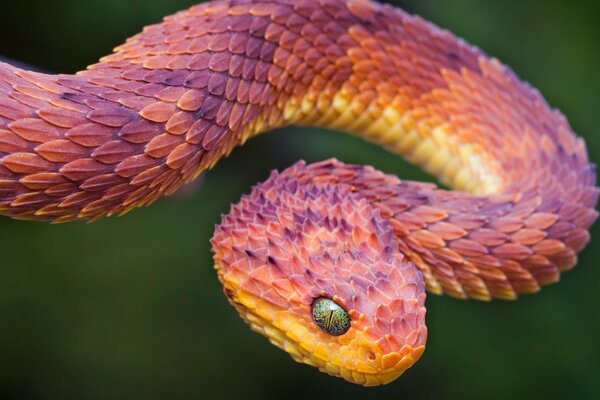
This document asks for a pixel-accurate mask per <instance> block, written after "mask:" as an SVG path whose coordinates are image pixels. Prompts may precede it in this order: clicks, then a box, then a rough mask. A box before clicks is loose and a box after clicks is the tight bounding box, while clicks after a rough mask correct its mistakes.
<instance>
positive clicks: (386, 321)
mask: <svg viewBox="0 0 600 400" xmlns="http://www.w3.org/2000/svg"><path fill="white" fill-rule="evenodd" d="M287 124H301V125H313V126H323V127H329V128H334V129H340V130H344V131H348V132H352V133H355V134H358V135H361V136H363V137H365V138H367V139H369V140H371V141H374V142H377V143H380V144H381V145H383V146H386V147H387V148H388V149H390V150H391V151H393V152H396V153H398V154H401V155H403V156H405V157H406V158H407V159H408V160H410V161H412V162H414V163H416V164H418V165H420V166H422V167H423V168H424V169H426V170H427V171H429V172H431V173H433V174H434V175H436V176H438V177H439V178H440V179H441V181H442V182H444V183H446V184H448V185H449V186H451V187H453V188H455V189H458V190H460V191H456V192H455V191H445V190H439V189H437V188H435V187H434V186H433V185H430V184H422V183H416V182H407V181H401V180H399V179H398V178H396V177H393V176H388V175H384V174H382V173H380V172H377V171H375V170H373V169H372V168H369V167H357V166H350V165H345V164H343V163H340V162H338V161H335V160H330V161H326V162H323V163H319V164H315V165H309V166H307V165H304V164H298V165H296V166H294V167H293V168H291V169H289V170H288V171H285V172H284V173H282V174H275V175H273V176H272V177H271V178H270V179H269V180H268V181H267V182H266V183H264V184H262V185H260V186H257V187H256V188H255V189H254V191H253V193H252V194H251V195H250V196H248V197H245V198H244V200H243V201H242V203H241V204H240V205H238V206H236V207H234V208H233V209H232V213H231V214H230V215H229V216H227V217H225V218H224V220H223V223H222V224H221V225H220V226H219V227H218V228H217V232H216V234H215V237H214V238H213V246H214V249H215V260H216V262H217V268H218V269H219V277H220V279H221V280H222V281H223V283H224V284H225V288H226V292H227V293H228V295H229V296H230V299H231V301H232V302H233V303H234V304H235V305H236V307H237V308H238V310H239V311H240V313H241V314H242V316H244V318H246V319H247V320H248V321H249V322H250V323H251V324H252V325H253V327H254V328H255V329H257V330H260V331H261V332H262V333H263V334H265V335H266V336H268V337H269V338H270V339H271V340H272V341H273V342H274V343H276V344H277V345H279V346H280V347H282V348H284V349H286V350H287V351H288V352H290V353H291V354H292V355H293V356H294V357H295V358H296V359H298V360H300V361H303V362H306V363H309V364H313V365H316V366H318V367H319V368H321V369H323V370H325V371H327V372H329V373H332V374H335V375H340V376H343V377H344V378H345V379H348V380H351V381H354V382H357V383H362V384H378V383H385V382H388V381H390V380H391V379H393V378H395V377H397V376H398V375H399V374H400V373H401V372H402V371H404V370H405V369H406V368H408V367H409V366H410V365H411V364H412V363H413V362H414V361H415V360H416V359H418V357H419V356H420V354H421V353H422V351H423V348H424V344H425V339H426V328H425V325H424V314H425V309H424V306H423V304H424V298H425V295H424V289H425V285H426V287H427V289H428V290H429V291H432V292H434V293H446V294H449V295H451V296H455V297H461V298H467V297H470V298H476V299H490V298H492V297H496V298H507V299H510V298H515V297H516V296H517V294H519V293H532V292H535V291H537V290H539V287H540V285H543V284H547V283H551V282H555V281H557V280H558V278H559V275H560V273H561V272H563V271H566V270H568V269H570V268H572V267H573V266H574V265H575V264H576V259H577V256H576V255H577V253H578V252H579V251H581V250H582V249H583V247H584V246H585V244H586V243H587V242H588V240H589V231H588V229H589V227H590V226H591V224H592V223H593V222H594V220H595V219H596V217H597V212H596V210H595V206H596V203H597V199H598V189H597V188H596V186H595V170H594V167H593V165H591V164H590V162H589V160H588V156H587V151H586V147H585V144H584V142H583V141H582V140H581V139H580V138H578V137H577V136H576V135H574V134H573V132H572V130H571V129H570V127H569V125H568V123H567V121H566V119H565V118H564V117H563V116H562V115H561V114H560V113H559V112H558V111H555V110H552V109H551V108H550V107H549V106H548V105H547V103H546V102H545V101H544V99H543V98H542V97H541V95H540V94H539V93H538V92H537V91H535V90H534V89H532V88H530V87H529V86H528V85H526V84H524V83H523V82H521V81H520V80H519V79H518V78H517V77H516V76H515V75H514V74H513V73H512V72H511V71H510V70H509V69H508V68H507V67H505V66H503V65H502V64H500V63H499V62H498V61H497V60H495V59H491V58H488V57H487V56H486V55H485V54H483V53H482V52H481V51H480V50H479V49H477V48H474V47H471V46H469V45H467V44H465V43H464V42H463V41H461V40H460V39H457V38H456V37H455V36H453V35H452V34H450V33H448V32H446V31H443V30H440V29H439V28H437V27H435V26H433V25H431V24H429V23H427V22H425V21H423V20H422V19H420V18H418V17H415V16H411V15H409V14H407V13H405V12H403V11H401V10H399V9H396V8H394V7H391V6H388V5H382V4H379V3H376V2H373V1H367V0H300V1H297V0H264V1H247V0H229V1H227V0H225V1H214V2H209V3H204V4H200V5H198V6H195V7H192V8H191V9H189V10H187V11H183V12H180V13H178V14H175V15H173V16H170V17H167V18H166V19H165V21H164V22H163V23H161V24H157V25H153V26H149V27H146V28H145V29H144V31H143V32H142V33H140V34H139V35H137V36H135V37H133V38H131V39H130V40H128V41H127V43H126V44H124V45H122V46H120V47H118V48H117V49H116V50H115V53H114V54H112V55H109V56H107V57H105V58H103V59H102V60H101V61H100V63H98V64H96V65H93V66H91V67H90V68H89V69H88V70H86V71H83V72H81V73H79V74H77V75H74V76H71V75H45V74H39V73H33V72H28V71H24V70H21V69H18V68H15V67H12V66H10V65H7V64H0V212H1V213H2V214H5V215H8V216H11V217H14V218H20V219H35V220H47V221H54V222H65V221H70V220H75V219H89V220H95V219H98V218H100V217H103V216H106V215H112V214H115V213H123V212H126V211H128V210H130V209H132V208H134V207H138V206H142V205H147V204H150V203H151V202H153V201H154V200H156V199H157V198H159V197H160V196H163V195H168V194H171V193H173V192H174V191H175V190H176V189H177V188H179V187H180V186H181V185H182V184H183V183H185V182H189V181H191V180H192V179H194V178H195V177H196V176H197V175H198V174H199V173H200V172H202V171H203V170H205V169H207V168H210V167H212V166H213V165H214V164H215V163H216V162H217V161H218V160H219V159H220V158H221V157H222V156H223V155H226V154H228V153H229V152H230V151H231V150H232V149H233V147H235V146H236V145H238V144H241V143H243V142H244V141H245V140H247V139H248V138H250V137H252V136H254V135H256V134H258V133H260V132H264V131H267V130H270V129H273V128H275V127H280V126H283V125H287ZM317 296H325V297H331V298H334V299H336V301H338V302H339V303H340V304H343V305H344V306H345V307H346V308H347V309H349V313H350V317H351V318H352V320H353V325H352V328H351V329H350V330H349V331H348V333H346V334H344V335H341V336H339V337H335V338H332V337H328V336H326V335H325V334H324V333H322V332H321V333H319V332H317V331H315V330H314V329H316V328H314V327H307V325H310V322H311V321H310V319H306V315H305V314H306V310H307V309H309V308H310V303H311V301H312V300H314V298H315V297H317ZM284 310H286V311H285V312H284ZM282 313H283V314H282ZM400 316H402V317H400ZM301 322H302V323H301ZM303 337H304V340H303ZM307 338H311V339H307Z"/></svg>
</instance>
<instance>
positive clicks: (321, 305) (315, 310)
mask: <svg viewBox="0 0 600 400" xmlns="http://www.w3.org/2000/svg"><path fill="white" fill-rule="evenodd" d="M312 315H313V320H314V321H315V324H317V326H318V327H319V329H321V330H322V331H323V332H325V333H329V334H330V335H334V336H339V335H343V334H344V333H346V332H348V329H350V316H349V315H348V313H347V312H346V310H344V309H343V308H342V307H341V306H340V305H339V304H337V303H336V302H335V301H333V300H331V299H328V298H326V297H319V298H318V299H316V300H315V301H314V303H313V305H312Z"/></svg>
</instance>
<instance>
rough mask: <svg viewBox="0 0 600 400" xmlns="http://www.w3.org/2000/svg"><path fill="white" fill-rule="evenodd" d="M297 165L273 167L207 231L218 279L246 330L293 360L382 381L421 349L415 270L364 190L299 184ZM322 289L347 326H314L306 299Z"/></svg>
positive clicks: (421, 288) (420, 284) (421, 310)
mask: <svg viewBox="0 0 600 400" xmlns="http://www.w3.org/2000/svg"><path fill="white" fill-rule="evenodd" d="M300 169H301V167H300ZM299 171H300V170H299V167H298V166H296V167H294V168H291V169H289V170H287V171H285V172H283V173H282V174H274V175H272V176H271V178H270V179H269V180H267V181H266V182H264V183H263V184H261V185H258V186H256V187H255V188H254V189H253V191H252V193H251V194H250V195H249V196H244V197H243V198H242V200H241V202H240V203H239V204H238V205H236V206H233V207H232V210H231V212H230V213H229V214H228V215H226V216H224V217H223V221H222V223H221V225H219V226H217V228H216V230H215V236H214V237H213V239H212V244H213V249H214V252H215V257H214V258H215V261H216V269H217V273H218V277H219V280H220V281H221V282H222V283H223V286H224V288H225V293H226V295H227V297H228V299H229V301H230V303H231V304H232V305H233V306H234V307H235V308H236V310H237V311H238V313H239V314H240V315H241V317H242V318H243V319H244V320H245V321H246V322H248V323H249V324H250V326H251V327H252V329H253V330H255V331H257V332H259V333H261V334H262V335H264V336H266V337H267V338H268V339H269V340H270V341H271V342H272V343H273V344H275V345H276V346H278V347H280V348H282V349H283V350H285V351H286V352H288V353H289V354H290V355H291V356H292V357H293V358H294V359H295V360H296V361H298V362H301V363H305V364H309V365H312V366H315V367H317V368H318V369H319V370H321V371H323V372H326V373H328V374H330V375H334V376H339V377H342V378H343V379H346V380H348V381H351V382H354V383H358V384H362V385H367V386H373V385H380V384H385V383H388V382H390V381H392V380H394V379H395V378H397V377H398V376H400V375H401V374H402V373H403V372H404V371H405V370H406V369H408V368H409V367H410V366H411V365H412V364H414V363H415V362H416V361H417V360H418V359H419V357H420V356H421V354H422V353H423V351H424V348H425V341H426V337H427V328H426V327H425V307H424V302H425V284H424V281H423V279H422V275H421V273H420V271H419V270H418V269H417V268H416V267H415V266H414V265H413V264H412V263H409V262H406V260H405V259H404V256H403V255H402V253H401V252H400V251H399V249H398V243H397V241H396V239H395V237H394V235H393V234H392V232H391V230H390V228H389V227H388V224H387V222H386V221H385V220H384V219H382V218H381V217H380V215H379V211H377V210H375V209H374V208H373V207H371V206H370V205H369V203H368V202H367V201H366V200H365V199H362V198H360V197H358V196H357V195H356V194H354V193H351V192H350V191H349V190H348V189H347V188H345V187H342V186H331V185H327V184H324V185H315V184H306V185H304V184H299V183H298V182H297V179H295V178H296V177H295V176H294V174H296V173H297V172H299ZM320 297H326V298H330V299H332V300H333V301H335V302H336V303H337V304H339V305H340V306H341V307H343V308H344V309H345V310H346V312H347V313H348V315H349V316H350V318H351V326H350V328H349V330H348V331H347V332H346V333H344V334H342V335H340V336H335V335H331V334H328V333H326V332H323V331H321V330H320V329H319V328H317V326H316V325H315V323H314V321H313V319H312V313H311V306H312V303H313V302H314V300H315V299H316V298H320Z"/></svg>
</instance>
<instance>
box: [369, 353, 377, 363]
mask: <svg viewBox="0 0 600 400" xmlns="http://www.w3.org/2000/svg"><path fill="white" fill-rule="evenodd" d="M367 358H368V359H369V361H375V360H376V359H377V356H376V355H375V353H373V352H372V351H370V352H369V353H368V354H367Z"/></svg>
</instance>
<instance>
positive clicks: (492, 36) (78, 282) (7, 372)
mask: <svg viewBox="0 0 600 400" xmlns="http://www.w3.org/2000/svg"><path fill="white" fill-rule="evenodd" d="M192 3H193V1H191V0H169V1H167V0H103V1H101V0H89V1H79V0H53V1H38V0H22V1H20V2H17V1H16V0H12V1H7V2H4V3H3V6H2V16H3V18H2V20H3V21H2V23H1V24H0V37H1V38H2V39H0V55H2V56H5V57H10V58H12V59H15V60H19V61H22V62H26V63H29V64H31V65H35V66H37V67H39V68H43V69H45V70H47V71H60V72H74V71H76V70H79V69H82V68H84V67H85V65H87V64H89V63H92V62H94V61H95V60H96V59H97V58H99V57H100V56H102V55H104V54H107V53H109V52H110V50H111V48H112V47H114V46H115V45H117V44H119V43H121V42H122V41H123V40H124V39H125V38H126V37H128V36H130V35H132V34H134V33H137V32H138V31H139V30H140V29H141V28H142V26H144V25H145V24H148V23H153V22H157V21H159V20H160V19H161V17H162V16H164V15H166V14H168V13H171V12H174V11H177V10H179V9H182V8H185V7H188V6H190V5H192ZM396 4H397V5H400V6H403V7H404V8H406V9H407V10H410V11H412V12H416V13H418V14H420V15H422V16H423V17H425V18H427V19H429V20H432V21H434V22H436V23H437V24H438V25H441V26H443V27H446V28H448V29H450V30H452V31H453V32H455V33H457V34H459V35H460V36H463V37H464V38H466V39H467V40H468V41H469V42H471V43H474V44H477V45H479V46H480V47H482V48H483V49H484V50H486V51H487V52H488V53H491V54H493V55H495V56H497V57H499V58H500V59H501V60H503V61H504V62H506V63H508V64H509V65H511V66H512V67H513V68H514V69H515V71H516V72H517V73H518V74H519V75H520V76H521V77H522V78H524V79H526V80H527V81H529V82H531V83H532V84H533V85H534V86H536V87H538V88H539V89H540V90H541V91H542V93H544V94H545V96H546V98H547V99H548V100H549V101H550V103H551V104H553V105H554V106H556V107H558V108H560V109H561V110H562V111H563V112H564V113H565V114H566V115H567V116H568V117H569V119H570V122H571V124H572V125H573V127H574V129H575V130H576V131H577V132H579V133H580V134H581V135H583V136H584V137H586V139H587V143H588V146H589V151H590V153H591V157H592V159H594V160H596V162H598V161H599V160H600V138H599V136H598V135H597V130H598V126H599V125H600V113H599V109H598V102H597V96H598V93H599V91H600V90H599V89H600V74H598V68H599V65H600V23H599V22H600V21H599V20H598V16H599V15H600V2H598V1H597V0H589V1H584V0H579V1H577V2H566V1H548V0H510V1H480V0H453V1H434V0H412V1H399V2H396ZM333 156H335V157H338V158H339V159H341V160H343V161H346V162H350V163H357V164H371V165H374V166H375V167H377V168H380V169H382V170H384V171H387V172H391V173H395V174H397V175H399V176H400V177H402V178H408V179H429V178H428V177H425V176H424V175H423V174H422V173H421V172H420V171H418V170H417V169H416V168H414V167H412V166H410V165H408V164H406V163H405V162H403V161H400V160H399V159H398V158H396V157H394V156H392V155H390V154H387V153H385V152H383V151H382V150H380V149H378V148H376V147H375V146H372V145H369V144H366V143H363V142H362V141H361V140H359V139H356V138H352V137H348V136H345V135H341V134H336V133H332V132H324V131H319V130H315V129H312V130H311V129H297V128H290V129H285V130H281V131H280V132H278V133H277V134H268V135H264V136H262V137H259V138H257V139H254V140H252V141H250V142H249V143H248V144H247V145H246V146H245V147H243V148H240V149H237V150H236V151H235V152H234V153H233V155H232V156H231V157H230V158H228V159H226V160H223V161H221V162H220V163H219V165H218V166H217V167H216V169H215V170H213V171H212V172H210V173H209V174H207V175H206V176H205V178H204V179H203V180H202V182H201V183H200V184H196V185H193V186H192V187H190V188H188V189H187V190H185V191H184V192H183V193H182V194H179V195H177V196H175V197H173V198H168V199H163V200H161V201H159V202H158V203H156V204H154V205H153V206H152V207H149V208H145V209H140V210H136V211H134V212H132V213H130V214H129V215H127V216H125V217H123V218H112V219H109V220H105V221H101V222H98V223H95V224H92V225H88V224H84V223H74V224H68V225H62V226H51V225H47V224H39V223H29V222H18V221H13V220H10V219H8V218H2V219H0V398H2V399H107V398H115V399H119V398H129V399H131V398H145V399H162V398H191V397H201V396H207V397H208V398H214V397H216V398H271V397H273V398H285V399H294V398H321V397H323V398H338V397H345V398H353V399H354V398H378V399H385V398H404V399H431V398H437V399H459V398H460V399H478V398H485V399H506V398H512V399H561V398H576V399H583V398H590V399H592V398H599V397H600V344H599V341H600V319H599V316H598V311H599V310H600V294H599V293H598V285H599V283H600V269H599V268H597V266H596V265H595V263H596V260H597V259H598V258H599V257H600V247H599V244H598V243H600V242H599V241H598V240H599V239H600V229H599V228H600V225H596V226H595V228H594V232H593V233H592V237H594V239H595V241H593V242H592V243H591V244H590V246H589V247H588V249H587V250H586V251H585V252H584V253H583V255H582V256H581V259H580V263H579V264H580V265H579V267H578V268H576V269H575V270H574V271H572V272H569V273H568V274H566V275H565V276H564V277H563V280H562V282H561V283H560V284H558V285H554V286H551V287H547V288H545V289H544V290H543V291H542V292H541V293H540V294H537V295H534V296H528V297H524V298H521V299H520V300H519V301H517V302H499V301H498V302H493V303H491V304H488V303H478V302H465V301H458V300H454V299H450V298H445V297H436V296H430V297H429V299H428V301H427V306H428V314H427V320H428V325H429V332H430V338H429V343H428V348H427V351H426V352H425V355H424V357H423V358H422V360H421V361H420V362H419V363H418V364H417V365H416V366H414V367H413V368H412V369H411V370H409V371H408V372H407V373H406V374H405V375H404V376H403V377H402V378H401V379H399V380H398V381H396V382H394V383H393V384H391V385H388V386H385V387H380V388H371V389H364V388H361V387H357V386H354V385H351V384H348V383H345V382H344V381H342V380H339V379H334V378H331V377H328V376H326V375H323V374H321V373H318V372H317V371H316V370H314V369H312V368H310V367H306V366H302V365H300V364H296V363H294V362H292V360H291V359H290V358H289V356H288V355H286V354H285V353H284V352H282V351H280V350H278V349H276V348H275V347H273V346H271V345H270V344H269V343H268V342H267V341H266V340H265V339H263V338H262V337H261V336H259V335H257V334H254V333H251V332H250V330H249V329H248V328H247V327H246V326H245V324H244V323H243V322H242V321H241V320H240V319H239V318H238V317H237V315H236V313H235V311H234V310H233V309H232V308H231V307H229V305H228V304H227V302H226V301H225V298H224V296H223V295H222V293H221V287H220V285H219V283H218V282H217V279H216V276H215V273H214V271H213V270H212V263H211V253H210V246H209V238H210V236H211V235H212V231H213V225H214V224H215V223H217V222H218V221H219V215H220V214H221V213H224V212H227V210H228V207H229V204H230V203H231V202H235V201H237V200H238V199H239V197H240V195H241V194H242V193H244V192H248V190H249V189H250V187H251V185H252V184H254V183H256V182H258V181H260V180H263V179H264V178H265V177H266V176H267V174H268V173H269V171H270V170H271V169H272V168H285V167H286V166H289V165H290V164H292V163H293V162H295V161H296V160H298V159H300V158H304V159H306V160H308V161H316V160H321V159H325V158H328V157H333Z"/></svg>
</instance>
